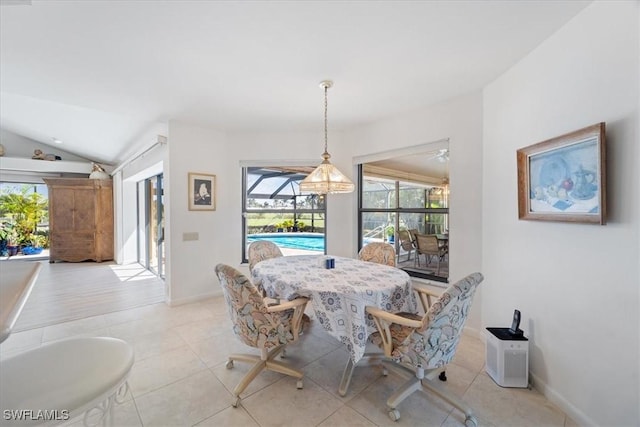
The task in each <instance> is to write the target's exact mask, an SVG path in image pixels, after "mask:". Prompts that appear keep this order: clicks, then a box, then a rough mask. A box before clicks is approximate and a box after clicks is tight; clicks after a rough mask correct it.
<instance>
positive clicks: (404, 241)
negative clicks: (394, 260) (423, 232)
mask: <svg viewBox="0 0 640 427" xmlns="http://www.w3.org/2000/svg"><path fill="white" fill-rule="evenodd" d="M398 239H400V247H401V248H402V249H404V250H405V251H407V261H409V260H411V252H413V250H414V249H415V248H416V247H415V243H414V241H413V238H412V237H411V233H410V232H409V230H400V231H399V232H398ZM398 262H400V254H398Z"/></svg>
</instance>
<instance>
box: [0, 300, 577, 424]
mask: <svg viewBox="0 0 640 427" xmlns="http://www.w3.org/2000/svg"><path fill="white" fill-rule="evenodd" d="M311 317H312V323H311V326H310V328H309V329H308V330H307V331H306V332H305V334H304V335H303V336H302V338H301V340H300V341H299V342H297V343H295V344H293V345H290V346H288V349H287V357H286V360H287V361H289V363H291V364H293V365H294V366H296V367H298V368H301V369H302V370H303V371H304V372H305V378H304V389H303V390H297V389H296V381H295V379H292V378H289V377H286V376H283V375H281V374H277V373H272V372H264V373H262V374H261V375H260V376H259V377H258V378H257V379H256V380H254V382H253V383H252V384H251V385H250V386H249V387H248V389H247V390H246V391H245V393H244V394H243V395H242V402H241V405H240V406H239V407H238V408H233V407H232V406H231V402H232V400H233V399H232V395H231V392H230V391H231V390H233V387H234V386H235V384H237V382H238V381H239V380H240V378H241V377H242V376H243V375H244V373H245V372H247V370H248V365H247V364H245V363H241V362H236V363H235V367H234V368H233V369H231V370H228V369H226V368H225V366H224V365H225V362H226V360H227V359H226V358H227V355H228V354H229V353H232V352H245V353H246V352H252V351H251V350H252V349H250V348H248V347H247V346H245V345H244V344H242V343H241V342H240V341H238V340H237V339H236V338H235V336H234V335H233V333H232V326H231V322H230V320H229V318H228V314H227V311H226V307H225V304H224V299H223V298H222V297H217V298H212V299H208V300H206V301H202V302H198V303H193V304H188V305H183V306H179V307H174V308H170V307H168V306H166V305H165V304H154V305H148V306H144V307H138V308H134V309H130V310H125V311H119V312H115V313H109V314H105V315H101V316H95V317H89V318H85V319H80V320H74V321H71V322H67V323H61V324H57V325H53V326H47V327H44V328H40V329H33V330H29V331H24V332H18V333H14V334H13V335H11V336H10V337H9V339H8V340H7V341H5V342H4V343H3V344H2V346H1V347H0V356H1V357H2V358H6V357H9V356H11V355H15V354H18V353H20V352H22V351H25V350H27V349H30V348H35V347H37V346H40V345H41V344H42V343H45V342H49V341H52V340H58V339H64V338H67V337H70V336H76V335H88V336H113V337H118V338H122V339H124V340H126V341H128V342H130V343H131V344H132V345H133V346H134V348H135V353H136V362H135V365H134V367H133V369H132V372H131V376H130V378H129V385H130V391H129V393H128V396H127V399H126V401H125V402H124V403H123V404H121V405H118V406H117V407H116V410H115V420H114V425H115V426H194V425H197V426H320V427H328V426H417V425H420V426H446V427H449V426H459V425H463V424H464V416H463V414H462V413H460V412H459V411H457V410H455V409H453V408H452V407H451V406H449V405H448V404H447V403H445V402H443V401H441V400H439V399H437V398H434V397H432V396H428V395H426V394H422V393H415V394H414V395H412V396H411V397H410V398H408V399H407V400H405V401H404V402H403V403H402V404H401V405H400V407H399V410H400V412H401V419H400V420H399V421H398V422H395V423H394V422H393V421H391V420H390V418H389V417H388V416H387V410H386V406H385V401H386V398H387V397H388V396H389V394H390V393H391V392H392V391H393V390H394V389H395V388H396V387H398V386H399V385H400V384H401V383H402V380H401V379H400V378H399V377H396V376H394V375H393V373H390V374H389V376H387V377H384V376H382V372H381V369H380V368H379V367H376V366H361V367H357V368H356V370H355V372H354V376H353V379H352V381H351V387H350V390H349V393H348V394H347V395H346V396H345V397H341V396H339V395H338V393H337V388H338V383H339V382H340V377H341V375H342V370H343V368H344V365H345V363H346V360H347V357H348V355H347V352H346V351H345V350H344V349H343V347H342V345H341V344H340V343H339V342H338V341H337V340H335V339H334V338H332V337H330V336H329V335H327V334H326V333H325V332H324V331H323V330H322V328H321V326H320V325H319V322H317V321H314V320H313V315H311ZM447 376H448V381H447V382H446V383H445V384H446V386H447V387H450V388H451V389H452V390H453V392H454V393H456V394H457V395H459V396H462V397H463V398H464V400H465V401H466V402H467V403H468V404H469V405H470V406H471V407H472V408H473V409H474V411H475V413H476V415H477V417H478V419H479V423H480V425H482V426H536V427H539V426H573V425H575V424H574V423H573V422H572V421H571V420H570V419H569V418H568V417H566V416H565V415H564V414H563V413H562V412H561V411H560V410H559V409H557V408H555V407H554V406H553V405H552V404H550V403H549V402H548V401H547V400H546V399H545V398H544V397H543V396H542V395H540V394H539V393H538V392H536V391H535V390H527V389H513V388H501V387H499V386H497V385H496V384H495V383H494V382H493V381H492V380H491V378H489V377H488V376H487V374H486V373H485V372H484V345H483V343H482V342H481V341H480V340H478V339H477V338H473V337H470V336H465V337H464V338H463V340H462V341H461V344H460V346H459V347H458V353H457V355H456V358H455V360H454V362H453V364H451V365H449V366H448V367H447ZM68 424H69V425H72V426H74V427H75V426H79V425H81V421H80V420H78V419H75V420H71V422H69V423H68Z"/></svg>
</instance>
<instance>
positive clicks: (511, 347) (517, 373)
mask: <svg viewBox="0 0 640 427" xmlns="http://www.w3.org/2000/svg"><path fill="white" fill-rule="evenodd" d="M487 331H488V333H487V348H486V358H485V360H486V371H487V374H489V376H490V377H491V378H492V379H493V380H494V381H495V382H496V384H498V385H499V386H501V387H521V388H526V387H528V386H529V340H528V339H527V338H525V337H524V336H523V335H512V334H511V333H510V332H509V328H487Z"/></svg>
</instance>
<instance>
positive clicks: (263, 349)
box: [215, 264, 308, 407]
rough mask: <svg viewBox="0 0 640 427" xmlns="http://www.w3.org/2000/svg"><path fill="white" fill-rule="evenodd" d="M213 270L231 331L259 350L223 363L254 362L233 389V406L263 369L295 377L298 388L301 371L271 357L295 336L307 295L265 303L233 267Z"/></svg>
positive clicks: (231, 358) (300, 386) (231, 357)
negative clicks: (227, 314)
mask: <svg viewBox="0 0 640 427" xmlns="http://www.w3.org/2000/svg"><path fill="white" fill-rule="evenodd" d="M215 272H216V275H217V276H218V280H220V284H221V286H222V291H223V293H224V297H225V300H226V302H227V308H228V311H229V315H230V316H231V320H232V321H233V332H234V333H235V334H236V336H237V337H238V338H239V339H240V341H242V342H243V343H245V344H246V345H248V346H250V347H254V348H257V349H259V350H260V355H259V356H257V355H252V354H231V355H230V356H229V359H228V360H227V363H226V367H227V369H232V368H233V362H234V361H239V362H249V363H254V366H253V367H252V368H251V369H250V370H249V372H247V374H246V375H245V376H244V377H243V378H242V380H240V383H238V385H237V386H236V387H235V388H234V390H233V396H234V398H235V400H234V401H233V402H232V405H233V406H234V407H237V406H238V404H239V403H240V394H241V393H242V392H243V391H244V390H245V389H246V388H247V386H248V385H249V384H250V383H251V381H253V380H254V379H255V378H256V377H257V376H258V374H260V372H262V371H263V370H265V369H266V370H270V371H275V372H279V373H281V374H285V375H289V376H292V377H294V378H297V379H298V382H297V384H296V385H297V387H298V388H299V389H301V388H302V387H303V383H302V378H303V376H304V374H303V373H302V372H301V371H299V370H296V369H293V368H292V367H290V366H288V365H286V364H284V363H282V362H279V361H276V360H274V359H275V357H276V356H277V355H278V354H280V353H281V352H282V351H283V350H284V348H285V346H286V345H287V344H288V343H290V342H293V341H296V340H297V339H298V336H299V334H300V329H301V326H302V313H303V312H304V309H305V307H306V305H307V301H308V300H307V298H297V299H295V300H293V301H286V302H284V303H282V304H278V305H270V306H267V305H266V304H265V301H264V299H263V297H262V294H261V293H260V292H259V291H258V289H257V288H256V287H255V286H254V285H253V283H251V281H250V280H249V279H248V278H247V277H245V276H244V275H243V274H242V273H240V272H239V271H238V270H236V269H235V268H233V267H230V266H228V265H225V264H218V265H217V266H216V268H215Z"/></svg>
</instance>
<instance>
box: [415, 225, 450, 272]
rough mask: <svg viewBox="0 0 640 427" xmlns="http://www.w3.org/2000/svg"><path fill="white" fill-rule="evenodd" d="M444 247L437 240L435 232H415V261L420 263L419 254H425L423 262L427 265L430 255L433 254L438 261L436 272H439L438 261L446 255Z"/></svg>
mask: <svg viewBox="0 0 640 427" xmlns="http://www.w3.org/2000/svg"><path fill="white" fill-rule="evenodd" d="M446 253H447V252H446V248H445V247H443V246H441V245H440V243H439V242H438V236H436V235H435V234H419V233H418V234H416V262H417V263H418V265H420V255H424V256H425V262H426V264H427V265H429V261H430V260H431V257H433V256H435V257H436V258H437V261H438V267H437V269H436V274H440V262H441V261H442V258H443V257H444V256H445V255H446Z"/></svg>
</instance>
